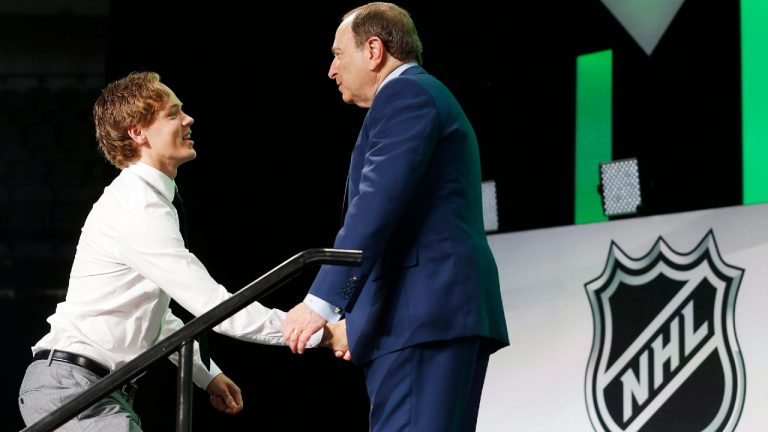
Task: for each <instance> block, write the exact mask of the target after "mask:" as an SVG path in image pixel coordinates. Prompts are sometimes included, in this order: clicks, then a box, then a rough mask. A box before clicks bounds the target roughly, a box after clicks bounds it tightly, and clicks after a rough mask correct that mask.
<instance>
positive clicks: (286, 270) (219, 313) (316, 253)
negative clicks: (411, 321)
mask: <svg viewBox="0 0 768 432" xmlns="http://www.w3.org/2000/svg"><path fill="white" fill-rule="evenodd" d="M362 260H363V253H362V252H361V251H356V250H342V249H308V250H305V251H303V252H300V253H298V254H296V255H294V256H293V257H292V258H290V259H289V260H287V261H285V262H284V263H282V264H280V265H279V266H277V267H275V268H274V269H272V270H271V271H270V272H268V273H266V274H265V275H263V276H262V277H260V278H258V279H256V280H255V281H253V282H251V283H250V284H248V285H247V286H245V287H244V288H242V289H241V290H240V291H238V292H237V293H235V294H234V295H232V297H230V298H228V299H227V300H225V301H223V302H221V303H220V304H219V305H217V306H215V307H214V308H212V309H211V310H209V311H208V312H206V313H204V314H202V315H200V316H198V317H197V318H195V319H193V320H191V321H190V322H189V323H187V324H186V325H185V326H184V327H182V328H181V329H179V330H178V331H176V332H175V333H173V334H171V335H170V336H168V337H167V338H165V339H163V340H161V341H160V342H158V343H157V344H156V345H154V346H153V347H152V348H150V349H148V350H147V351H145V352H143V353H142V354H140V355H138V356H137V357H136V358H135V359H133V360H131V361H130V362H128V363H127V364H126V365H125V366H123V367H121V368H120V369H117V370H115V371H113V372H112V373H110V374H109V375H107V376H105V377H104V378H102V379H101V380H99V381H98V382H97V383H96V384H94V385H93V386H92V387H91V388H89V389H88V390H86V391H84V392H83V393H81V394H79V395H78V396H76V397H75V398H73V399H72V400H70V401H69V402H67V403H65V404H64V405H62V406H61V407H60V408H58V409H57V410H56V411H54V412H52V413H50V414H48V415H46V416H45V417H43V418H42V419H40V420H39V421H37V422H36V423H34V424H32V425H30V426H28V427H26V428H24V429H23V430H22V432H47V431H52V430H54V429H56V428H57V427H59V426H61V425H63V424H64V423H66V422H67V421H69V420H70V419H72V418H73V417H74V416H76V415H78V414H79V413H81V412H82V411H84V410H85V409H86V408H88V407H89V406H91V405H93V404H94V403H96V402H97V401H99V400H101V399H103V398H104V397H105V396H107V395H108V394H110V393H112V392H113V391H115V390H117V389H118V388H120V387H121V386H122V385H123V384H124V383H125V382H126V381H129V380H131V379H134V378H136V377H138V376H139V375H140V374H141V373H143V372H144V371H146V370H147V369H148V368H149V366H151V365H152V364H153V363H155V362H156V361H158V360H160V359H164V358H166V357H168V356H169V355H171V354H172V353H173V352H174V351H177V350H179V357H180V358H179V385H178V397H179V403H178V404H177V410H178V411H179V413H181V414H183V415H179V416H177V424H176V430H177V431H188V430H191V419H190V418H189V417H190V416H191V409H189V408H190V406H191V392H192V380H191V376H192V373H191V368H190V367H182V366H183V365H190V364H191V355H192V350H191V349H189V348H187V349H185V350H183V351H185V352H181V351H182V350H181V347H182V345H183V344H185V342H188V341H192V340H193V339H194V338H195V337H196V336H198V335H199V334H201V333H203V332H205V331H208V330H210V329H211V328H213V327H215V326H216V325H217V324H219V323H220V322H222V321H224V320H225V319H227V318H229V317H230V316H232V315H234V314H236V313H237V312H239V311H240V310H241V309H243V308H244V307H246V306H248V305H249V304H251V303H253V302H254V301H256V300H257V299H258V298H260V297H263V296H265V295H267V294H269V293H271V292H273V291H274V290H276V289H277V288H279V287H280V286H282V285H284V284H285V283H287V282H288V281H290V280H291V279H293V278H295V277H296V276H298V275H299V273H300V272H301V271H303V270H305V269H306V268H307V267H308V266H310V265H315V264H330V265H347V266H356V265H360V263H361V262H362ZM185 345H187V346H189V347H190V348H191V346H192V344H191V343H189V344H185ZM185 357H186V358H185ZM185 360H186V361H187V363H186V364H185V363H184V362H185ZM185 369H189V371H186V370H185ZM188 404H189V405H188ZM184 413H188V414H184Z"/></svg>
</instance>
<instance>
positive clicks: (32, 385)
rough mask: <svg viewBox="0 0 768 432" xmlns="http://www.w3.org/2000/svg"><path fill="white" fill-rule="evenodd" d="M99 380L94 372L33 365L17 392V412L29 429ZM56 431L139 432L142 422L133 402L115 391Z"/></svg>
mask: <svg viewBox="0 0 768 432" xmlns="http://www.w3.org/2000/svg"><path fill="white" fill-rule="evenodd" d="M98 380H99V377H98V376H96V375H95V374H94V373H93V372H91V371H89V370H88V369H85V368H82V367H80V366H76V365H72V364H69V363H64V362H60V361H53V362H50V364H49V362H48V361H47V360H37V361H33V362H32V364H30V365H29V367H27V372H26V374H24V380H23V381H22V383H21V388H20V389H19V411H21V416H22V417H23V418H24V423H25V424H26V425H27V426H29V425H31V424H33V423H35V422H36V421H38V420H40V419H41V418H43V417H44V416H45V415H47V414H49V413H51V412H52V411H54V410H56V409H57V408H58V407H60V406H62V405H63V404H64V403H65V402H68V401H69V400H71V399H72V398H74V397H75V396H77V395H78V394H80V393H81V392H83V391H85V390H87V389H88V388H90V387H91V386H92V385H93V384H94V383H96V382H97V381H98ZM56 430H57V431H64V432H70V431H71V432H82V431H110V432H112V431H114V432H123V431H125V432H137V431H138V432H140V431H141V421H140V420H139V416H138V415H136V412H134V411H133V400H131V399H130V398H129V397H128V395H126V394H125V393H123V392H122V391H114V392H112V393H111V394H110V395H109V396H107V397H105V398H104V399H102V400H100V401H98V402H96V403H95V404H93V405H92V406H91V407H90V408H87V409H86V410H85V411H83V412H82V413H80V415H78V416H76V417H74V418H73V419H72V420H70V421H69V422H67V423H65V424H64V425H63V426H61V428H59V429H56Z"/></svg>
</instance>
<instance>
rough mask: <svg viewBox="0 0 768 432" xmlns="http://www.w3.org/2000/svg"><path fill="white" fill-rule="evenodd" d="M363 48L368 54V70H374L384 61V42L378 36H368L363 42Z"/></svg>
mask: <svg viewBox="0 0 768 432" xmlns="http://www.w3.org/2000/svg"><path fill="white" fill-rule="evenodd" d="M365 50H366V53H367V54H368V67H369V69H370V70H375V69H377V68H378V67H379V66H380V65H381V64H382V63H384V58H385V55H386V49H385V48H384V42H382V41H381V39H379V37H377V36H371V37H369V38H368V40H367V41H366V42H365Z"/></svg>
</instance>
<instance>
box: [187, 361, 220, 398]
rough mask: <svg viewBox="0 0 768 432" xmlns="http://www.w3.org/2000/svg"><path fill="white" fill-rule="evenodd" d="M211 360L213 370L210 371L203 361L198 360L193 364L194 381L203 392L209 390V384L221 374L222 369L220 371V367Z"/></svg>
mask: <svg viewBox="0 0 768 432" xmlns="http://www.w3.org/2000/svg"><path fill="white" fill-rule="evenodd" d="M210 360H211V368H210V370H208V369H206V368H205V365H204V364H203V362H202V361H199V357H198V359H195V361H193V363H192V381H193V382H194V383H195V384H197V386H198V387H200V388H202V389H203V390H205V389H207V388H208V384H210V383H211V381H213V379H214V378H216V376H217V375H218V374H220V373H221V369H219V366H218V365H217V364H216V363H214V362H213V359H210Z"/></svg>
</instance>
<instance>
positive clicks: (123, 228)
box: [32, 163, 322, 388]
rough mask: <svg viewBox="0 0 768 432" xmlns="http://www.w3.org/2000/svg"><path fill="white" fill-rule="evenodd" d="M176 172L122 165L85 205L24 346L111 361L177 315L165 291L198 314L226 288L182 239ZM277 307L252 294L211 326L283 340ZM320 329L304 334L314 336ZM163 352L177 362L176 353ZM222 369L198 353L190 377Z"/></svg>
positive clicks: (113, 365)
mask: <svg viewBox="0 0 768 432" xmlns="http://www.w3.org/2000/svg"><path fill="white" fill-rule="evenodd" d="M175 191H176V184H175V182H174V181H173V180H172V179H171V178H169V177H168V176H166V175H165V174H163V173H162V172H160V171H158V170H156V169H155V168H152V167H150V166H149V165H145V164H143V163H135V164H133V165H130V166H128V167H127V168H125V169H123V170H122V171H121V173H120V175H118V176H117V177H116V178H115V180H114V181H113V182H112V183H111V184H110V185H109V186H107V187H106V188H105V189H104V193H103V195H102V196H101V198H99V200H98V201H97V202H96V203H95V204H94V205H93V209H92V210H91V212H90V214H89V215H88V218H87V219H86V221H85V225H84V226H83V228H82V231H81V234H80V241H79V243H78V245H77V252H76V254H75V259H74V263H73V265H72V271H71V273H70V278H69V287H68V289H67V296H66V299H65V301H64V302H62V303H59V304H58V306H57V307H56V312H55V313H54V314H53V315H51V316H50V317H49V318H48V322H49V323H50V325H51V331H50V333H48V334H47V335H46V336H44V337H43V338H42V339H41V340H40V341H39V342H38V343H37V344H35V346H33V347H32V352H33V353H37V352H38V351H40V350H43V349H60V350H65V351H71V352H75V353H78V354H81V355H84V356H87V357H90V358H92V359H94V360H97V361H99V362H101V363H102V364H104V365H105V366H107V367H109V368H110V369H111V370H114V369H117V368H119V367H121V366H123V365H125V364H126V363H127V362H129V361H130V360H132V359H133V358H135V357H136V356H138V355H139V354H141V353H142V352H144V351H146V350H147V349H148V348H149V347H151V346H152V345H154V344H156V343H157V342H158V341H159V340H162V339H163V338H165V337H167V336H169V335H170V334H172V333H173V332H175V331H176V330H178V329H180V328H181V327H182V326H183V325H184V323H183V322H182V321H181V320H180V319H179V318H177V317H175V316H174V315H173V314H172V313H171V310H170V308H169V307H168V306H169V304H170V301H171V299H173V300H175V301H176V302H177V303H178V304H179V305H181V306H182V307H184V308H185V309H186V310H188V311H189V312H191V313H192V314H194V315H196V316H197V315H201V314H203V313H205V312H206V311H208V310H209V309H211V308H213V307H214V306H216V305H218V304H219V303H221V302H222V301H224V300H226V299H228V298H229V297H231V295H232V294H230V293H229V291H227V290H226V289H225V288H224V287H223V286H221V285H219V284H218V283H217V282H216V281H215V280H214V279H213V278H212V277H211V276H210V275H209V274H208V271H207V270H206V269H205V267H204V266H203V264H202V263H201V262H200V261H199V260H198V259H197V257H195V255H193V254H192V253H190V251H189V250H187V249H186V247H185V246H184V240H183V238H182V236H181V233H180V231H179V219H178V214H177V212H176V208H175V207H174V206H173V204H172V201H173V196H174V193H175ZM284 316H285V313H284V312H283V311H280V310H277V309H270V308H266V307H264V306H262V305H261V304H259V303H258V302H254V303H252V304H251V305H249V306H248V307H246V308H245V309H243V310H241V311H240V312H238V313H237V314H235V315H233V316H232V317H230V318H229V319H227V320H225V321H223V322H222V323H221V324H219V325H218V326H216V327H214V331H216V332H218V333H222V334H225V335H228V336H232V337H235V338H237V339H241V340H245V341H249V342H256V343H261V344H271V345H285V341H284V340H283V337H282V333H281V329H280V328H281V324H282V320H283V318H284ZM321 336H322V330H321V331H319V332H317V333H316V334H315V335H313V336H312V338H311V339H310V344H309V345H308V346H316V345H317V344H318V343H319V341H320V338H321ZM170 358H171V361H173V362H174V363H177V359H178V355H177V354H174V355H172V356H171V357H170ZM219 373H221V370H220V369H219V368H218V366H216V364H215V363H214V362H211V368H210V370H208V369H206V368H205V366H204V365H203V363H202V361H201V360H200V355H199V349H198V346H197V344H195V349H194V360H193V373H192V375H193V380H194V382H195V383H196V384H197V385H198V386H200V387H202V388H205V387H207V386H208V384H209V383H210V381H211V380H212V379H213V378H214V377H215V376H216V375H218V374H219Z"/></svg>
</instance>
